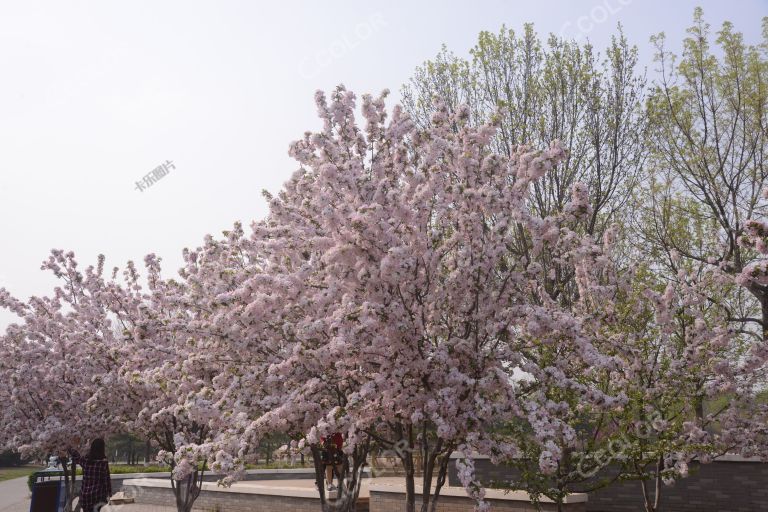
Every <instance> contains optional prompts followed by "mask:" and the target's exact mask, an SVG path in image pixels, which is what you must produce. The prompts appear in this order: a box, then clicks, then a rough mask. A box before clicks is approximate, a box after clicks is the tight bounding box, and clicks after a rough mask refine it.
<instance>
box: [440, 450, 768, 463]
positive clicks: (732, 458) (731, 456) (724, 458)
mask: <svg viewBox="0 0 768 512" xmlns="http://www.w3.org/2000/svg"><path fill="white" fill-rule="evenodd" d="M450 458H451V459H461V458H464V456H463V455H461V454H460V453H458V452H453V453H452V454H451V457H450ZM471 458H472V459H473V460H489V459H490V457H489V456H487V455H480V454H478V453H475V454H472V456H471ZM712 461H713V462H766V463H768V461H763V460H762V459H760V457H743V456H741V455H737V454H735V453H726V454H725V455H721V456H719V457H716V458H714V459H712Z"/></svg>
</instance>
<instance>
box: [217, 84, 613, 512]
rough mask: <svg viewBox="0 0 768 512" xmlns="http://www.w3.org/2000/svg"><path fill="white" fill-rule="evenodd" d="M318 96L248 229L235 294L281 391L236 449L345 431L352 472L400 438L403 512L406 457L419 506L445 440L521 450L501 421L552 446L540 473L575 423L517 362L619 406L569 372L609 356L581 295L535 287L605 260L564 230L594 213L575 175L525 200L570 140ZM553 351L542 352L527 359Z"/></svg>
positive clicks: (434, 495) (340, 94) (411, 497)
mask: <svg viewBox="0 0 768 512" xmlns="http://www.w3.org/2000/svg"><path fill="white" fill-rule="evenodd" d="M316 100H317V105H318V110H319V114H320V117H321V119H322V120H323V123H324V127H323V129H322V131H320V132H319V133H307V134H306V135H305V137H304V138H303V139H302V140H300V141H298V142H296V143H294V144H293V145H292V146H291V154H292V155H293V156H294V157H295V158H296V159H297V160H298V161H299V162H300V164H301V169H300V170H299V171H297V172H296V174H295V175H294V176H293V178H292V179H291V180H290V181H289V182H288V183H287V184H286V185H285V187H284V189H283V190H282V191H281V192H280V193H279V194H278V195H277V196H276V197H271V196H268V198H269V200H270V214H269V216H268V217H267V219H265V221H264V222H261V223H257V224H255V225H254V235H253V242H254V244H255V247H256V248H257V249H256V250H257V252H258V253H259V254H260V256H261V257H263V258H264V264H263V271H262V272H260V273H257V274H255V275H253V276H252V277H251V278H249V279H247V280H245V281H244V283H243V285H242V286H241V287H240V289H238V290H237V291H236V292H234V293H233V294H230V297H231V298H235V297H236V299H237V301H242V302H243V303H245V304H247V305H246V306H244V307H242V308H240V309H237V310H236V312H235V313H234V314H235V315H236V316H239V317H241V318H240V323H241V324H246V325H249V326H250V329H251V330H252V332H253V333H254V335H255V336H258V337H261V338H262V339H263V340H268V339H270V338H271V339H272V340H274V341H265V342H266V343H267V344H268V345H272V346H279V345H280V344H281V343H282V344H283V345H284V347H285V351H284V352H285V353H287V354H288V357H286V358H285V359H283V360H281V361H280V362H279V363H277V364H271V365H270V367H269V371H268V379H267V382H266V383H265V384H266V386H267V387H269V386H270V383H272V384H273V385H274V384H275V383H277V382H279V383H280V386H279V388H280V390H279V391H278V392H277V393H276V394H272V393H269V392H268V393H267V395H265V396H264V399H263V400H262V404H263V405H262V408H263V409H264V413H263V414H261V415H260V416H259V417H258V418H256V419H255V420H254V421H253V422H252V423H251V424H250V425H249V426H247V427H245V428H244V429H243V430H244V432H243V434H242V438H243V439H247V442H244V444H243V447H244V446H246V445H248V444H252V443H253V440H254V439H256V438H258V436H259V435H263V433H264V432H266V431H268V430H271V429H275V428H280V427H281V426H282V428H284V429H286V431H288V432H291V433H293V434H294V435H295V436H296V437H302V440H303V442H304V443H305V445H309V446H310V447H311V448H312V452H313V454H314V455H315V458H317V455H318V450H317V447H318V445H319V440H320V438H321V437H325V436H328V435H330V434H332V433H334V432H342V433H343V434H344V435H345V437H346V446H345V451H346V452H347V453H348V454H349V455H351V456H352V459H353V462H352V463H351V464H349V466H350V467H353V468H355V467H357V464H355V460H359V458H360V457H359V455H361V454H360V453H359V452H357V450H358V449H359V448H360V447H361V446H363V447H367V446H368V443H370V441H371V440H375V441H376V442H378V443H380V444H382V445H384V446H398V447H400V448H401V449H399V450H397V451H398V453H399V455H400V456H401V458H402V462H403V466H404V469H405V480H406V491H407V492H406V496H407V505H406V507H407V510H409V511H412V510H414V509H415V502H416V500H415V498H416V494H417V493H416V480H415V475H416V473H417V468H416V467H415V461H416V460H420V464H421V467H420V468H418V469H419V470H420V471H419V472H420V473H421V474H422V475H423V483H422V485H421V489H420V494H421V497H422V510H423V511H427V510H435V508H436V506H437V505H436V504H437V500H438V498H439V494H440V490H441V488H442V486H443V485H444V483H445V478H446V473H447V467H448V461H449V457H450V454H451V453H453V452H454V450H457V449H459V450H462V451H464V452H465V453H470V452H471V451H479V452H481V453H487V454H490V455H492V456H493V457H494V459H495V458H499V457H513V456H515V455H516V454H517V453H518V447H517V445H516V443H515V442H514V440H513V439H510V438H507V437H504V436H501V435H497V434H496V432H495V429H494V427H495V426H496V425H498V424H499V423H504V422H511V421H518V422H520V421H522V422H525V423H527V424H529V425H531V426H532V427H533V432H534V439H535V442H536V443H539V444H540V445H541V446H543V447H546V449H545V450H542V454H541V461H540V464H541V468H542V470H544V471H548V470H550V468H551V467H552V465H553V464H556V463H557V460H558V459H559V458H560V456H561V453H562V450H561V449H560V445H561V444H562V443H563V442H566V443H567V442H568V440H569V439H570V438H571V433H570V432H569V427H568V425H567V424H566V423H564V422H563V421H561V420H560V419H559V418H558V414H557V411H558V410H559V409H560V408H561V406H560V405H559V404H558V403H556V402H555V401H553V400H552V399H551V398H550V397H547V396H546V394H545V393H543V392H541V390H539V389H535V388H534V387H530V386H529V387H525V386H521V385H520V383H519V379H517V378H516V375H517V373H519V372H520V371H523V372H526V373H527V374H528V375H530V377H531V379H533V380H534V381H536V382H539V383H543V382H555V383H557V384H558V385H559V386H561V387H563V388H567V389H573V390H578V391H579V392H580V393H581V395H582V396H583V399H584V400H585V401H593V402H595V403H602V404H615V403H616V399H615V398H614V397H611V396H607V395H605V394H604V393H602V392H601V391H600V390H599V389H597V388H593V387H587V386H584V385H583V384H581V383H580V382H578V381H577V380H576V379H574V378H572V377H569V375H568V372H567V369H568V367H569V366H570V365H571V364H573V360H574V358H579V360H580V361H583V362H584V363H585V364H586V365H588V366H590V367H594V368H601V367H605V366H610V365H613V364H615V361H613V360H612V359H611V358H609V357H604V356H603V355H602V354H600V353H599V352H598V351H597V350H596V349H595V347H594V346H593V343H592V339H591V338H590V336H589V332H587V331H586V330H584V329H583V326H582V322H581V318H580V316H579V315H580V313H579V311H585V310H587V308H588V305H587V304H584V305H583V306H582V307H581V308H578V307H573V305H570V304H563V303H561V302H559V300H560V299H559V296H560V295H561V293H562V292H563V290H560V289H556V288H553V289H551V290H547V289H545V287H544V286H542V284H541V283H543V282H544V279H543V277H544V276H546V275H552V276H555V275H556V274H557V273H558V272H562V273H568V274H571V275H576V274H578V275H579V280H577V281H579V283H578V285H580V286H586V287H592V286H595V285H596V283H597V280H598V277H599V273H600V272H601V269H603V268H604V266H605V264H606V262H607V260H606V259H604V258H603V259H601V257H600V248H599V245H597V244H595V243H594V241H593V240H592V238H590V237H586V236H583V235H580V234H579V233H578V231H576V230H574V229H571V228H570V227H569V226H572V225H575V224H576V223H578V220H579V218H580V217H583V216H584V214H585V213H587V212H588V208H589V206H588V202H587V196H586V190H585V189H584V187H583V186H581V185H578V186H576V187H575V188H574V191H573V200H572V202H571V204H570V205H569V206H568V207H567V208H566V209H565V210H564V212H563V213H561V214H558V216H552V217H547V218H544V219H542V218H539V217H536V216H533V215H531V214H530V213H529V209H528V208H527V203H526V202H527V199H528V193H529V189H530V186H531V184H532V183H534V182H535V181H536V180H537V179H539V178H540V177H541V176H542V175H543V174H544V173H546V172H547V171H548V170H549V169H551V168H552V167H553V166H555V165H557V163H558V161H559V160H560V159H561V158H562V157H563V156H564V150H563V149H562V148H561V147H560V146H559V145H558V144H556V143H555V144H553V145H552V147H551V148H549V149H547V150H545V151H534V150H530V149H528V148H524V147H521V148H518V149H517V150H516V151H515V152H514V153H513V154H512V156H511V157H504V156H499V155H496V154H494V153H493V152H492V150H491V149H490V146H489V141H490V140H491V138H492V136H493V133H494V130H495V128H494V127H493V126H482V127H478V128H473V127H470V126H468V124H467V123H466V116H467V112H466V110H460V111H459V112H458V114H456V115H455V116H449V115H448V113H447V112H446V111H445V110H444V109H439V110H438V112H437V113H436V115H435V116H434V118H433V122H432V125H431V126H430V127H429V128H428V129H426V130H422V129H419V128H417V127H416V126H415V125H414V124H413V123H412V122H411V120H410V119H409V117H408V116H407V115H405V114H403V112H402V111H401V110H400V108H399V107H395V109H394V110H393V112H392V116H391V120H388V117H389V116H388V114H387V112H386V110H385V106H384V95H382V97H379V98H372V97H370V96H364V97H363V102H362V113H363V117H364V118H365V121H366V125H365V127H364V128H360V127H358V125H357V122H356V120H355V114H354V111H355V96H354V95H353V94H352V93H351V92H348V91H346V90H345V89H344V88H342V87H340V88H338V89H337V90H336V91H335V92H334V94H333V97H332V101H330V102H328V101H327V100H326V98H325V96H324V95H323V94H322V93H318V95H317V97H316ZM552 281H553V282H554V281H555V280H554V279H553V280H552ZM571 281H572V282H575V281H574V280H571ZM569 286H574V285H573V284H569ZM562 295H563V297H564V296H565V295H566V294H564V293H563V294H562ZM576 300H578V299H576ZM229 323H230V324H233V325H234V324H235V322H234V321H231V320H230V321H229ZM256 333H257V334H256ZM547 346H549V347H553V350H550V352H551V356H550V357H549V358H541V359H536V358H533V357H530V356H529V354H532V353H533V352H534V351H535V350H536V349H537V348H542V347H547ZM554 347H561V348H562V349H563V350H562V354H567V356H565V355H564V356H561V355H560V352H559V351H557V350H554ZM490 418H492V420H489V419H490ZM415 455H420V457H415ZM351 476H352V478H351V480H350V483H355V482H356V481H355V475H354V474H352V475H351ZM318 483H319V484H321V483H322V477H321V476H318ZM349 490H351V492H353V493H354V492H355V488H354V486H353V487H352V488H350V489H349ZM321 493H322V485H321Z"/></svg>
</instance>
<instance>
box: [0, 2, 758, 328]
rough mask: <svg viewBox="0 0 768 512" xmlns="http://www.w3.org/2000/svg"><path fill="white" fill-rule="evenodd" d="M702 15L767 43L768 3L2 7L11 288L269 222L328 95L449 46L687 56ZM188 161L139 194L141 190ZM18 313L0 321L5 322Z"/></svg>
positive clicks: (385, 84)
mask: <svg viewBox="0 0 768 512" xmlns="http://www.w3.org/2000/svg"><path fill="white" fill-rule="evenodd" d="M695 5H701V6H702V7H704V10H705V14H706V17H707V20H708V21H709V22H710V23H711V24H712V26H713V27H718V26H719V25H720V24H721V23H722V21H723V20H725V19H728V20H731V21H733V22H734V24H735V26H736V28H737V30H740V31H742V32H744V33H745V37H746V39H747V41H748V42H757V41H758V40H759V35H760V18H761V17H762V16H764V15H767V14H768V1H766V0H743V1H730V2H725V1H714V0H707V1H699V2H691V1H687V0H685V1H679V0H676V1H674V2H673V1H671V0H665V1H657V0H579V1H570V2H569V1H565V0H561V1H555V0H549V1H547V0H541V1H538V2H533V1H528V2H521V1H512V0H507V1H501V0H496V1H493V0H486V1H478V0H475V1H471V2H470V1H463V2H458V1H418V0H408V1H402V0H388V1H387V2H376V3H374V2H365V1H356V2H352V1H349V2H342V1H329V0H324V1H322V2H318V1H313V2H310V1H304V2H298V1H286V0H281V1H273V2H255V1H252V2H237V1H221V0H220V1H216V2H214V1H210V2H199V1H194V2H193V1H151V2H150V1H146V2H144V1H131V2H115V1H103V0H102V1H92V2H71V1H69V2H63V1H56V2H54V1H49V2H34V1H26V0H25V1H16V2H9V1H6V0H2V1H0V70H2V74H1V75H0V77H1V78H0V236H2V238H1V239H0V240H2V242H1V243H2V248H3V250H2V251H0V287H3V286H4V287H6V288H8V289H9V290H10V291H11V292H12V293H13V294H15V295H17V296H22V297H26V296H28V295H30V294H44V293H47V292H48V291H49V290H50V287H51V284H52V283H53V279H52V277H50V276H49V275H48V274H47V273H44V272H42V271H40V269H39V267H40V262H41V261H42V260H43V259H45V258H46V257H47V255H48V252H49V250H50V249H51V248H63V249H67V250H73V251H75V253H76V254H77V255H78V256H79V262H80V264H81V265H82V266H86V265H87V264H90V263H92V262H94V261H95V259H96V256H97V255H98V254H99V253H104V254H105V255H107V265H108V267H112V266H114V265H123V264H124V263H125V261H126V260H128V259H134V260H137V261H141V259H142V257H143V255H144V254H146V253H148V252H155V253H157V254H159V255H160V256H162V257H163V259H164V262H165V264H164V267H165V268H166V271H167V272H171V271H175V270H176V269H177V268H178V266H179V265H180V262H181V258H180V252H181V249H182V248H183V247H185V246H197V245H198V244H199V242H200V241H201V240H202V237H203V236H204V235H205V234H206V233H219V232H220V231H221V230H222V229H226V228H228V227H229V226H231V224H232V222H234V221H235V220H242V221H244V222H245V223H246V224H248V223H249V222H250V221H251V220H253V219H256V218H260V217H262V216H263V215H264V214H265V212H266V207H265V203H264V201H263V199H262V197H261V193H260V192H261V190H262V189H265V188H266V189H268V190H270V191H276V190H278V189H279V188H280V186H281V184H282V183H283V181H285V180H286V179H287V178H288V177H289V176H290V174H291V173H292V172H293V171H294V170H295V169H296V167H297V166H296V164H294V163H293V162H292V160H291V159H290V158H289V157H288V156H287V148H288V144H289V143H290V141H292V140H294V139H296V138H299V137H300V136H301V134H302V133H303V132H304V131H305V130H309V129H316V128H318V122H317V120H316V117H315V108H314V104H313V93H314V91H315V90H316V89H325V90H330V89H332V88H333V87H334V86H335V85H336V84H338V83H344V84H345V85H346V86H347V88H349V89H352V90H354V91H356V92H357V93H358V94H362V93H364V92H373V93H377V92H379V91H380V90H381V89H383V88H389V89H391V90H392V92H393V93H394V94H393V96H392V100H393V101H396V100H397V99H398V97H399V94H397V93H398V92H399V90H400V87H401V85H402V84H403V83H404V82H406V81H407V80H408V78H409V77H410V75H411V74H412V72H413V70H414V68H415V67H416V66H418V65H419V64H421V63H422V62H423V61H424V60H425V59H428V58H431V57H433V56H434V55H435V54H436V53H437V52H438V51H439V49H440V45H441V44H443V43H445V44H447V46H448V47H449V48H450V49H452V50H454V51H455V52H456V53H458V54H466V52H467V50H468V49H469V48H470V47H471V46H472V45H473V43H474V41H475V39H476V37H477V34H478V32H479V31H481V30H492V31H496V30H498V28H499V27H500V26H501V25H502V24H506V25H507V26H509V27H512V28H515V29H518V28H520V27H522V25H523V23H525V22H533V23H534V24H535V26H536V27H537V30H538V31H539V32H540V33H548V32H555V33H562V34H564V35H567V36H570V37H577V38H589V39H590V40H591V41H592V42H593V43H595V45H596V46H597V47H598V48H600V47H602V46H603V45H604V44H605V43H606V42H607V41H608V39H609V38H610V35H611V34H612V33H614V30H615V27H616V23H617V22H621V23H622V24H623V25H624V27H625V32H626V33H627V35H628V37H629V39H630V41H632V42H634V43H636V44H638V45H639V46H640V50H641V55H642V57H643V59H644V61H645V62H648V63H650V60H649V59H650V45H649V44H648V38H649V36H650V35H651V34H653V33H656V32H659V31H665V32H666V33H667V35H668V36H669V40H670V42H671V43H672V44H673V45H674V47H675V48H678V47H679V42H680V40H681V39H682V37H683V36H684V33H685V32H684V31H685V28H686V27H687V26H688V25H689V24H690V20H691V15H692V12H693V8H694V6H695ZM166 160H171V161H173V163H174V165H175V166H176V169H175V170H171V172H170V174H168V175H167V176H165V177H164V178H163V179H161V180H160V181H159V182H157V183H156V184H155V185H153V186H152V187H150V188H148V189H147V190H145V191H143V192H141V191H139V190H137V189H136V187H135V182H136V181H137V180H140V179H141V177H142V176H144V175H145V174H147V173H148V172H150V171H152V169H153V168H155V167H156V166H158V165H160V164H161V163H162V162H164V161H166ZM11 318H12V317H11V316H10V315H8V314H7V313H4V312H0V327H2V326H4V325H5V324H7V322H8V321H9V320H10V319H11Z"/></svg>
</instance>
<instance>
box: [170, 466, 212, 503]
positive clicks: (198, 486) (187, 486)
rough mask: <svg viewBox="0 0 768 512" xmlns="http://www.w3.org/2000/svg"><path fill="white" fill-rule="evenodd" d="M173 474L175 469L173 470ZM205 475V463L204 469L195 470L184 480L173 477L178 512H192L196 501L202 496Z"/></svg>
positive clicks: (172, 485)
mask: <svg viewBox="0 0 768 512" xmlns="http://www.w3.org/2000/svg"><path fill="white" fill-rule="evenodd" d="M171 472H173V468H171ZM204 475H205V463H204V464H203V467H202V469H195V470H194V471H193V472H192V473H191V474H190V475H188V476H187V477H185V478H184V479H183V480H174V479H173V476H171V487H172V488H173V494H174V497H175V498H176V511H177V512H191V511H192V507H193V506H194V505H195V500H196V499H197V498H198V496H200V491H201V490H202V488H203V476H204Z"/></svg>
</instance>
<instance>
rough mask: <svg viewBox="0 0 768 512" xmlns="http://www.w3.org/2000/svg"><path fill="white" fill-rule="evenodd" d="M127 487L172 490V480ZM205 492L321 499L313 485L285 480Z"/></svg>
mask: <svg viewBox="0 0 768 512" xmlns="http://www.w3.org/2000/svg"><path fill="white" fill-rule="evenodd" d="M123 486H125V487H142V488H147V487H149V488H160V489H170V488H171V481H170V479H165V480H161V479H158V478H136V479H131V480H125V481H123ZM202 490H203V491H207V492H214V493H224V494H249V495H260V496H285V497H290V498H312V499H319V497H320V495H319V493H318V492H317V489H316V488H315V486H314V482H312V485H311V486H310V485H301V484H300V482H298V481H285V480H264V481H259V480H246V481H242V482H237V483H235V484H232V486H230V487H223V486H220V485H217V484H216V482H203V486H202ZM328 497H329V498H330V499H335V498H336V492H330V493H328Z"/></svg>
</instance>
